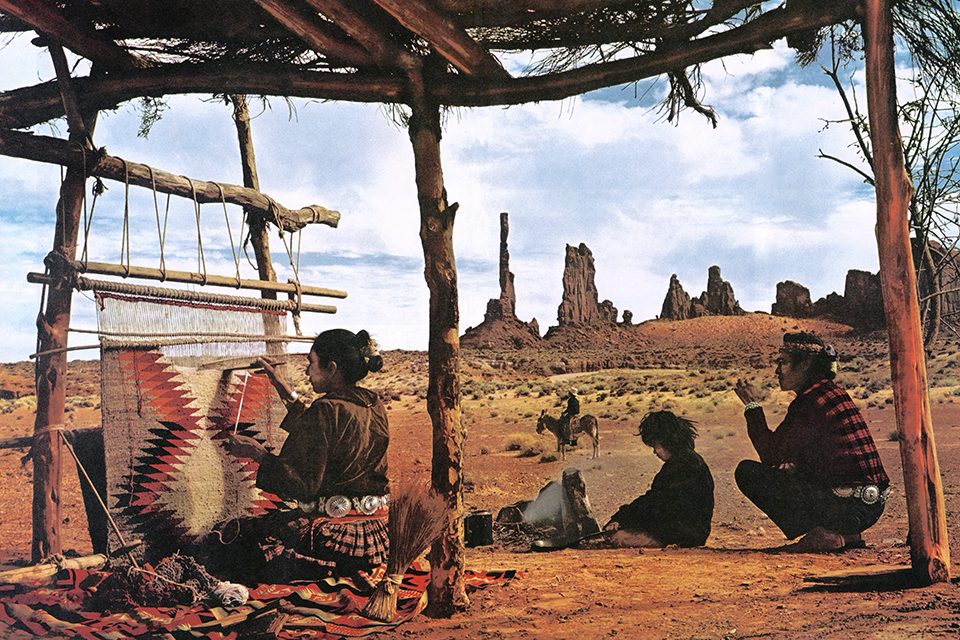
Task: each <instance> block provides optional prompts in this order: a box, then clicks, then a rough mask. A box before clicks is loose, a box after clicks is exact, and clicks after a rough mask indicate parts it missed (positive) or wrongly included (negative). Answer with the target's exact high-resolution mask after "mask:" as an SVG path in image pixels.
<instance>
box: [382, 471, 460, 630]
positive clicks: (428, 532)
mask: <svg viewBox="0 0 960 640" xmlns="http://www.w3.org/2000/svg"><path fill="white" fill-rule="evenodd" d="M390 493H391V495H390V513H389V515H388V516H387V530H388V532H389V535H390V552H389V555H388V557H387V572H386V574H384V576H383V579H381V580H380V582H379V583H377V586H376V588H375V589H374V591H373V594H372V595H371V596H370V599H369V600H368V601H367V604H366V606H364V608H363V615H364V616H366V617H367V618H370V619H371V620H379V621H380V622H390V621H391V620H393V617H394V615H396V612H397V593H398V592H399V591H400V584H401V582H402V581H403V574H404V573H406V571H407V567H409V566H410V564H411V563H413V561H414V560H416V559H417V558H418V557H419V556H420V554H422V553H423V552H424V551H426V549H427V547H429V546H430V545H431V544H432V543H433V541H434V540H436V539H437V538H438V537H440V534H441V533H443V527H444V521H445V515H446V510H447V507H446V504H445V502H444V500H443V498H441V497H440V496H438V495H436V494H435V493H433V492H432V491H430V490H429V489H427V488H426V487H422V486H417V485H414V484H408V485H403V486H400V487H399V490H398V491H391V492H390Z"/></svg>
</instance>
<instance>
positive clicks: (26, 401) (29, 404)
mask: <svg viewBox="0 0 960 640" xmlns="http://www.w3.org/2000/svg"><path fill="white" fill-rule="evenodd" d="M36 406H37V396H23V397H22V398H15V399H13V400H0V413H12V412H13V411H14V410H16V409H19V408H21V407H26V408H28V409H33V408H35V407H36Z"/></svg>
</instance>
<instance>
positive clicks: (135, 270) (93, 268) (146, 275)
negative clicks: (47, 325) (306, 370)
mask: <svg viewBox="0 0 960 640" xmlns="http://www.w3.org/2000/svg"><path fill="white" fill-rule="evenodd" d="M77 271H80V272H87V273H96V274H100V275H108V276H119V277H122V278H139V279H143V280H156V281H160V282H180V283H184V284H194V285H201V286H202V285H210V286H218V287H230V288H233V289H256V290H259V291H272V292H275V293H287V294H291V295H297V294H300V295H309V296H324V297H328V298H346V297H347V292H346V291H340V290H337V289H325V288H323V287H310V286H305V285H301V286H300V287H299V289H298V288H297V285H295V284H293V283H289V282H271V281H267V280H246V279H243V278H241V279H239V280H238V279H237V278H231V277H229V276H217V275H210V274H201V273H192V272H188V271H171V270H165V271H161V270H160V269H151V268H147V267H125V266H123V265H116V264H106V263H100V262H88V263H87V264H86V266H85V267H84V265H83V264H82V263H77ZM53 281H54V279H53V278H52V277H51V276H49V275H46V274H43V273H36V272H31V273H28V274H27V282H30V283H32V284H47V285H49V284H53ZM238 283H239V284H238ZM121 286H125V287H126V289H127V290H126V291H120V290H119V289H118V288H117V287H121ZM78 287H79V288H80V290H82V291H91V290H93V291H96V290H110V291H116V292H118V293H136V294H140V293H143V291H142V288H143V287H144V285H136V284H128V283H123V282H106V281H103V280H92V279H90V278H84V277H80V278H78ZM146 288H148V289H150V288H153V287H146ZM169 291H173V290H169ZM185 293H187V292H180V291H177V293H176V295H177V296H182V295H184V294H185ZM206 295H216V294H206ZM231 297H232V298H234V299H241V300H247V299H246V298H240V296H231ZM284 308H286V309H290V308H292V307H290V306H286V307H284ZM300 308H301V310H304V311H313V312H316V313H336V310H337V309H336V307H334V306H330V305H303V304H301V305H300Z"/></svg>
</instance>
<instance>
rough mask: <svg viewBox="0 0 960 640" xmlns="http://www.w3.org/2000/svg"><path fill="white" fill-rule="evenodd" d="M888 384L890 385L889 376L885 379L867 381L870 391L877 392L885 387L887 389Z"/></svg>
mask: <svg viewBox="0 0 960 640" xmlns="http://www.w3.org/2000/svg"><path fill="white" fill-rule="evenodd" d="M888 386H890V379H889V378H887V379H885V380H871V381H870V382H868V383H867V386H866V389H867V391H869V392H870V393H876V392H877V391H882V390H883V389H886V388H887V387H888Z"/></svg>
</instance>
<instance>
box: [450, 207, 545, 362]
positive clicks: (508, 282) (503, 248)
mask: <svg viewBox="0 0 960 640" xmlns="http://www.w3.org/2000/svg"><path fill="white" fill-rule="evenodd" d="M509 232H510V224H509V221H508V214H507V213H506V212H504V213H501V214H500V297H499V298H491V299H490V300H488V301H487V311H486V313H485V314H484V315H483V322H482V323H480V324H479V325H477V326H476V327H469V328H468V329H467V330H466V331H465V332H464V334H463V336H462V337H461V338H460V346H461V347H464V348H468V349H520V348H523V347H530V346H535V345H537V344H539V343H540V341H541V338H540V326H539V324H538V323H537V319H536V318H534V319H533V320H531V321H530V322H523V321H522V320H520V319H519V318H517V315H516V307H517V294H516V291H515V290H514V287H513V273H511V272H510V252H509V251H508V250H507V235H508V234H509Z"/></svg>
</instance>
